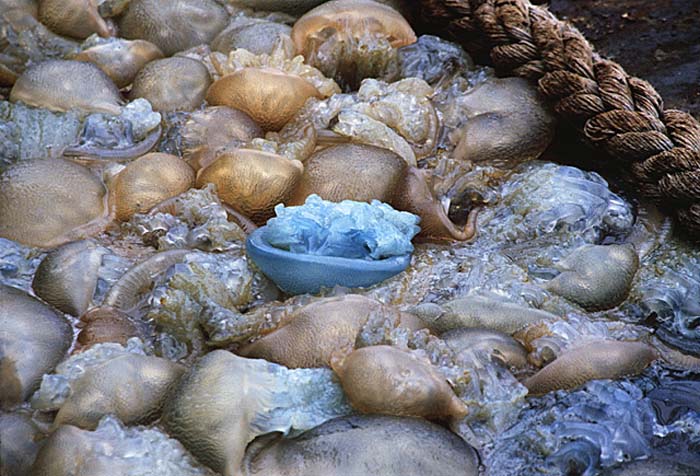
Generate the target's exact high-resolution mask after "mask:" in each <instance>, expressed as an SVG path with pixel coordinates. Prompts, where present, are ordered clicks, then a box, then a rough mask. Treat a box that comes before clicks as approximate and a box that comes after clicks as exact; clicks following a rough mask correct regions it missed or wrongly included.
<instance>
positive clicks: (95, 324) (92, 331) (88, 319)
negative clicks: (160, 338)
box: [76, 306, 143, 351]
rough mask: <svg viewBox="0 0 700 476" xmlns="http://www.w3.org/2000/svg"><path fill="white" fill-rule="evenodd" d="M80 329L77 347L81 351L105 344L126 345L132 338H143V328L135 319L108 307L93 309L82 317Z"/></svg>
mask: <svg viewBox="0 0 700 476" xmlns="http://www.w3.org/2000/svg"><path fill="white" fill-rule="evenodd" d="M78 327H79V328H80V332H79V333H78V339H77V344H76V347H77V348H78V349H79V350H81V351H82V350H85V349H89V348H90V347H92V346H93V345H96V344H102V343H105V342H116V343H118V344H121V345H126V343H127V341H128V340H129V339H131V338H132V337H143V331H142V329H141V327H140V326H139V325H138V324H137V323H136V322H135V321H134V320H133V319H131V318H130V317H129V316H128V315H127V314H125V313H123V312H121V311H119V310H118V309H116V308H113V307H108V306H101V307H96V308H93V309H91V310H90V311H88V312H87V313H85V314H83V315H82V316H80V323H79V324H78Z"/></svg>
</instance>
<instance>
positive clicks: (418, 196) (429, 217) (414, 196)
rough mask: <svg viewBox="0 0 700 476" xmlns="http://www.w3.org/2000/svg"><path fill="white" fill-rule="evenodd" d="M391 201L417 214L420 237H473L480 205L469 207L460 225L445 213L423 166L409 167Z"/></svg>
mask: <svg viewBox="0 0 700 476" xmlns="http://www.w3.org/2000/svg"><path fill="white" fill-rule="evenodd" d="M392 205H394V208H396V209H398V210H404V211H407V212H411V213H413V214H414V215H418V216H419V217H420V233H419V234H418V236H417V238H418V239H419V240H422V241H431V242H444V241H454V240H456V241H471V240H473V239H474V238H476V234H477V228H476V219H477V215H478V213H479V209H478V208H475V209H472V210H471V211H470V212H469V215H468V218H467V223H466V224H465V225H464V226H463V227H462V228H459V227H458V226H457V225H455V224H454V223H453V222H452V221H451V220H450V218H449V217H448V216H447V211H446V210H445V207H444V206H443V205H442V203H441V202H440V200H438V198H437V196H436V195H435V192H434V190H433V186H432V176H431V175H430V172H428V171H426V170H424V169H418V168H416V167H409V168H408V170H407V171H406V175H405V177H404V180H403V181H402V182H401V184H400V188H399V190H398V191H397V192H396V199H395V200H394V202H393V203H392Z"/></svg>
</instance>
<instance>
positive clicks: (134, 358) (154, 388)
mask: <svg viewBox="0 0 700 476" xmlns="http://www.w3.org/2000/svg"><path fill="white" fill-rule="evenodd" d="M184 370H185V369H184V367H182V366H180V365H178V364H176V363H174V362H171V361H169V360H167V359H161V358H159V357H148V356H142V355H136V354H125V355H122V356H119V357H115V358H113V359H110V360H108V361H107V362H105V363H103V364H102V365H98V366H96V367H92V368H90V369H89V370H87V371H86V372H85V373H84V374H83V375H82V376H81V377H80V378H79V379H78V380H77V381H75V382H73V383H72V385H71V390H72V392H71V395H70V396H69V397H68V399H67V400H66V402H65V403H64V404H63V406H61V409H60V410H59V411H58V414H57V415H56V419H55V420H54V427H57V426H59V425H75V426H78V427H80V428H85V429H89V430H91V429H94V428H96V427H97V424H98V423H99V421H100V419H101V418H102V417H103V416H105V415H114V416H116V417H117V418H119V420H120V421H121V422H123V423H124V424H127V425H132V424H140V423H150V422H151V421H152V420H154V419H156V418H157V417H158V415H159V413H160V409H161V408H162V406H163V404H164V403H165V401H166V400H167V399H168V398H170V396H171V394H172V393H171V392H172V390H173V388H174V386H175V384H176V383H177V380H178V379H179V377H180V376H181V375H182V374H183V372H184Z"/></svg>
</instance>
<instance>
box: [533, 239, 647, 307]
mask: <svg viewBox="0 0 700 476" xmlns="http://www.w3.org/2000/svg"><path fill="white" fill-rule="evenodd" d="M555 266H556V268H557V269H558V270H560V271H561V274H559V275H558V276H556V277H555V278H554V279H552V280H551V281H549V282H548V283H547V284H546V285H545V288H546V289H547V290H549V291H552V292H554V293H556V294H559V295H560V296H563V297H565V298H566V299H569V300H570V301H573V302H575V303H576V304H578V305H580V306H581V307H583V308H584V309H586V310H588V311H598V310H602V309H610V308H612V307H615V306H617V305H618V304H620V303H622V302H623V301H624V300H625V299H627V295H628V294H629V291H630V288H631V287H632V280H633V279H634V275H635V273H636V272H637V269H638V268H639V257H638V255H637V252H636V251H635V249H634V246H632V245H607V246H597V245H584V246H582V247H581V248H577V249H576V250H574V251H573V252H572V253H571V254H570V255H569V256H567V257H566V258H564V259H563V260H561V261H560V262H559V263H557V264H556V265H555Z"/></svg>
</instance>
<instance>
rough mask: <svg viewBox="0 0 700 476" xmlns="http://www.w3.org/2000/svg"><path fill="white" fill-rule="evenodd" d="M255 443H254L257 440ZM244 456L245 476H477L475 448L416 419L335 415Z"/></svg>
mask: <svg viewBox="0 0 700 476" xmlns="http://www.w3.org/2000/svg"><path fill="white" fill-rule="evenodd" d="M256 443H257V442H256ZM259 446H261V445H257V444H255V443H254V444H253V445H251V448H249V450H248V452H247V454H246V464H245V468H244V471H243V473H242V474H244V475H246V476H253V475H261V476H262V475H264V476H376V475H381V476H428V475H430V476H477V475H478V474H479V463H478V458H477V455H476V451H475V450H474V449H473V448H472V447H471V446H469V445H468V444H467V443H465V442H464V441H463V440H462V439H461V438H459V437H458V436H457V435H455V434H454V433H451V432H450V431H448V430H446V429H445V428H443V427H441V426H438V425H435V424H433V423H429V422H427V421H426V420H423V419H419V418H408V417H403V418H401V417H391V416H378V415H377V416H371V415H358V416H349V417H343V418H336V419H335V420H331V421H328V422H326V423H324V424H323V425H321V426H319V427H317V428H314V429H313V430H311V431H308V432H306V433H304V434H302V435H301V436H299V437H297V438H292V439H280V440H277V441H276V442H274V443H272V444H270V445H268V446H266V447H264V448H259Z"/></svg>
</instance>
